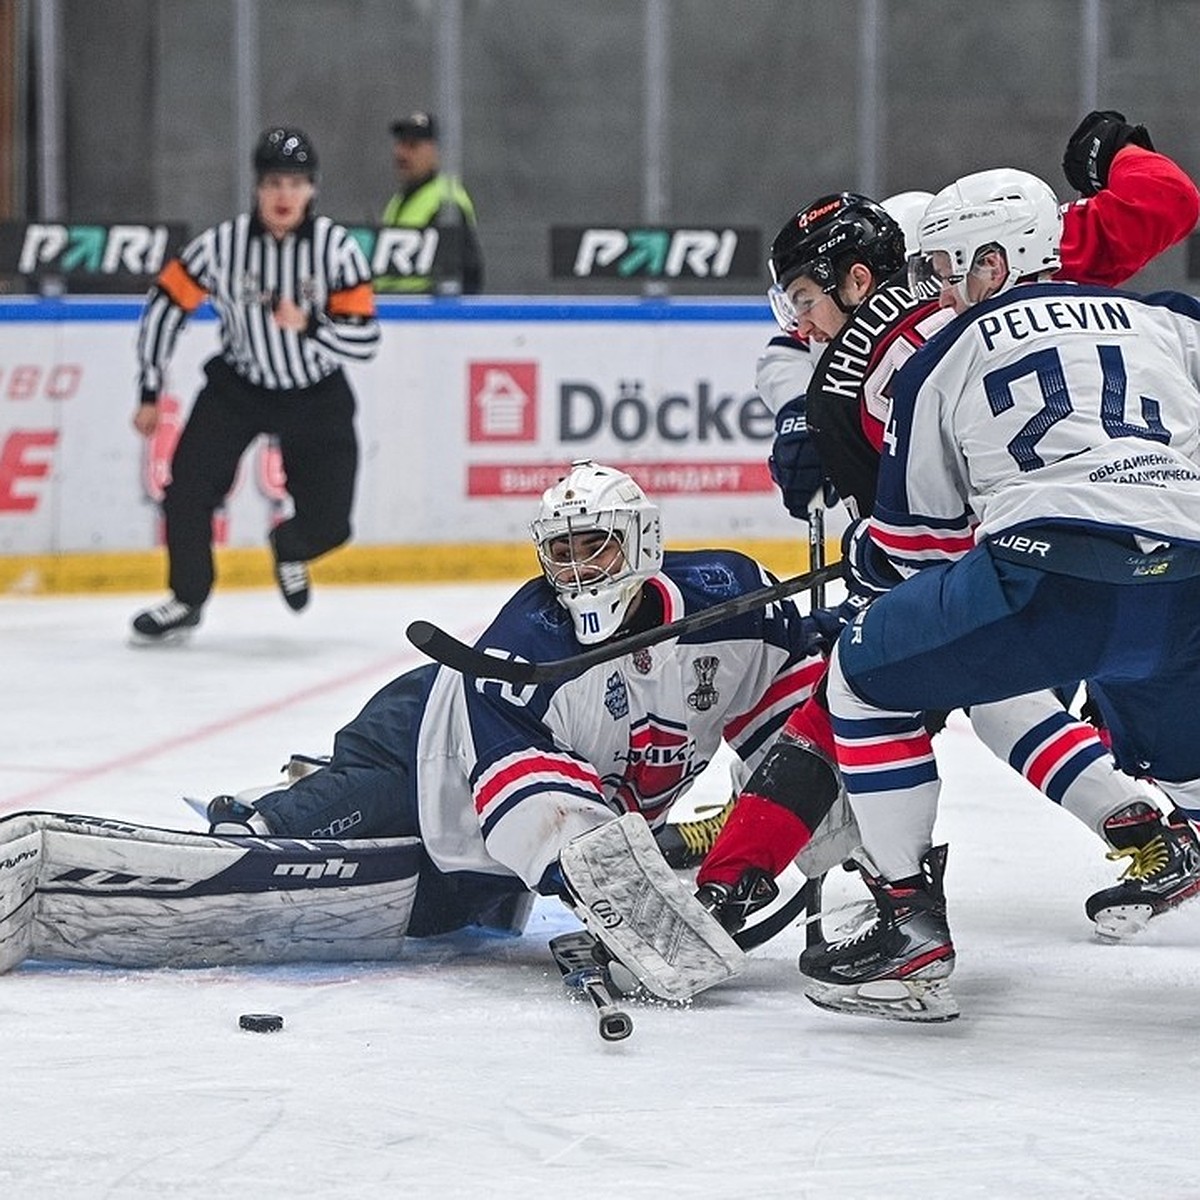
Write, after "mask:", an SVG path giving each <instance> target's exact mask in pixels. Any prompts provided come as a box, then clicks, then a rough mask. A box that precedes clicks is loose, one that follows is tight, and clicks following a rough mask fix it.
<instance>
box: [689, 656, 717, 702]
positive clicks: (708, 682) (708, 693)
mask: <svg viewBox="0 0 1200 1200" xmlns="http://www.w3.org/2000/svg"><path fill="white" fill-rule="evenodd" d="M720 665H721V660H720V659H719V658H718V657H717V656H716V655H715V654H706V655H705V656H704V657H703V658H694V659H692V670H693V671H695V672H696V690H695V691H694V692H692V693H691V695H690V696H688V698H687V702H688V704H690V705H691V706H692V708H694V709H695V710H696V711H697V712H707V711H708V710H709V709H710V708H712V706H713V705H714V704H716V702H717V701H718V700H719V699H720V698H721V693H720V692H718V691H717V689H716V688H715V687H713V680H714V679H715V678H716V674H717V668H718V667H719V666H720Z"/></svg>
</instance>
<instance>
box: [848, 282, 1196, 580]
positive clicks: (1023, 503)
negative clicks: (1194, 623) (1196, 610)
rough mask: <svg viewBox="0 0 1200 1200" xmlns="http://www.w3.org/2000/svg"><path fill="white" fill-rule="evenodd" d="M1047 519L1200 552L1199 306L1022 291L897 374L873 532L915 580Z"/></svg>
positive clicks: (1053, 288) (1165, 298) (1067, 289)
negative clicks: (927, 569) (918, 572)
mask: <svg viewBox="0 0 1200 1200" xmlns="http://www.w3.org/2000/svg"><path fill="white" fill-rule="evenodd" d="M1047 523H1053V524H1056V525H1064V524H1066V525H1073V526H1076V527H1078V528H1081V529H1096V530H1104V529H1120V530H1124V531H1131V532H1133V533H1135V534H1142V535H1146V536H1147V537H1149V538H1153V539H1159V540H1166V541H1171V542H1190V543H1200V302H1197V301H1196V300H1194V299H1193V298H1191V297H1189V296H1183V295H1180V294H1178V293H1163V294H1161V295H1159V296H1151V297H1145V298H1139V297H1137V296H1132V295H1129V294H1126V293H1123V292H1115V291H1109V290H1107V289H1104V288H1093V287H1079V286H1073V285H1070V284H1026V285H1021V286H1018V287H1016V288H1012V289H1010V290H1008V291H1006V292H1003V293H1001V295H999V296H997V297H994V298H993V299H991V300H988V301H985V302H984V303H982V304H979V305H976V306H975V307H973V308H970V309H968V310H967V311H966V312H965V313H964V314H963V315H962V316H960V317H958V318H957V319H956V320H955V321H954V322H953V324H951V325H949V326H947V328H946V329H944V330H943V331H942V332H941V333H939V334H938V335H937V336H936V337H934V338H933V340H932V341H930V342H929V344H928V345H926V346H925V347H924V348H923V349H922V350H921V351H920V352H919V353H918V354H917V355H916V356H915V357H914V358H912V359H911V360H910V362H909V363H908V364H907V365H906V366H905V367H903V368H902V369H901V370H900V372H899V373H898V374H897V376H896V380H895V403H894V405H893V414H892V426H891V428H890V429H889V445H888V447H887V452H886V453H885V454H884V457H883V459H882V462H881V464H880V475H879V494H878V500H877V504H876V508H875V514H874V517H873V518H872V523H871V534H872V537H874V539H875V540H876V541H877V542H878V543H879V544H880V545H881V546H882V547H883V548H884V549H885V550H886V551H887V552H888V554H889V556H890V557H891V558H892V559H893V561H894V562H896V564H897V566H898V567H900V569H901V570H902V571H907V572H911V571H912V570H914V569H919V568H920V567H921V566H923V565H926V564H928V563H930V562H935V561H944V560H945V559H947V558H957V557H959V556H960V555H962V554H965V553H966V552H967V551H968V550H969V549H971V547H972V546H973V545H974V544H975V542H976V541H977V540H978V539H980V538H982V537H984V536H986V535H991V534H997V533H1000V532H1002V531H1005V530H1012V529H1018V528H1021V527H1022V526H1031V525H1037V524H1047Z"/></svg>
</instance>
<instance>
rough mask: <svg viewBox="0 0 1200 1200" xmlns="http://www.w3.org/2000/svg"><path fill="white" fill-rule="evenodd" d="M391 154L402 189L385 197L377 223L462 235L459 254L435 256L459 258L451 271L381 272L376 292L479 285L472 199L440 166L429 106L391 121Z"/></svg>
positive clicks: (467, 291) (449, 289)
mask: <svg viewBox="0 0 1200 1200" xmlns="http://www.w3.org/2000/svg"><path fill="white" fill-rule="evenodd" d="M391 128H392V137H393V138H394V139H395V146H394V149H393V157H394V159H395V163H396V173H397V175H399V177H400V190H399V191H398V192H397V193H396V194H395V195H394V196H393V197H392V198H391V199H390V200H389V201H388V204H387V207H386V208H385V209H384V210H383V217H382V220H381V223H382V224H383V225H385V226H393V227H401V228H405V229H428V228H430V227H431V226H433V227H435V228H436V229H437V230H438V231H439V233H440V234H442V235H443V236H444V237H446V238H447V240H449V236H448V235H451V233H453V236H454V237H456V238H458V239H460V240H459V244H460V246H461V254H456V253H452V254H450V255H449V256H444V255H442V254H439V256H438V257H439V259H442V261H446V260H447V258H448V259H449V261H451V262H453V260H455V259H459V260H460V261H458V262H457V264H456V269H454V270H453V271H452V272H451V273H449V274H442V273H440V272H439V271H438V270H437V268H436V267H435V270H434V273H433V274H432V275H404V276H402V275H381V276H378V277H377V278H376V279H375V284H374V286H375V290H376V291H377V292H397V293H405V294H409V295H413V294H420V293H426V292H442V293H451V294H453V293H455V292H461V293H463V294H468V295H469V294H472V293H477V292H480V291H482V290H483V258H482V255H481V254H480V250H479V236H478V232H477V230H476V227H475V205H474V204H473V203H472V201H471V197H470V196H469V195H468V194H467V190H466V188H464V187H463V185H462V183H461V182H460V181H459V180H458V179H455V178H454V177H453V176H450V175H444V174H443V173H442V170H441V155H440V151H439V148H438V138H437V123H436V122H435V121H434V119H433V117H432V116H430V114H429V113H427V112H415V113H412V114H411V115H410V116H407V117H402V118H400V120H398V121H394V122H393V123H392V127H391Z"/></svg>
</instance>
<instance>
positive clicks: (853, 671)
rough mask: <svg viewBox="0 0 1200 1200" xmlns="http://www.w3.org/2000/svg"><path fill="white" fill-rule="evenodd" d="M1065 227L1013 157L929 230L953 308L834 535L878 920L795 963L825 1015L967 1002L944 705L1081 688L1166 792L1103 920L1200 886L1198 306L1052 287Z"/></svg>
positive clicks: (971, 186)
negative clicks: (853, 513)
mask: <svg viewBox="0 0 1200 1200" xmlns="http://www.w3.org/2000/svg"><path fill="white" fill-rule="evenodd" d="M1061 219H1062V218H1061V214H1060V213H1059V210H1058V206H1057V201H1056V199H1055V197H1054V194H1053V192H1052V190H1051V189H1050V187H1049V186H1048V185H1047V184H1045V183H1044V182H1043V181H1041V180H1040V179H1037V178H1036V177H1034V176H1031V175H1029V174H1027V173H1025V172H1023V171H1016V170H1007V169H1006V170H997V171H985V172H980V173H978V174H975V175H970V176H966V177H964V178H963V179H961V180H959V181H957V182H956V183H955V184H953V185H951V186H950V187H948V188H946V189H944V190H943V191H942V192H941V193H939V194H938V195H937V196H936V197H935V199H934V201H933V202H932V203H931V204H930V206H929V209H928V210H927V212H926V214H925V217H924V219H923V221H922V223H921V229H920V246H921V252H922V253H921V259H920V263H919V265H920V266H921V267H922V268H924V270H923V271H917V270H914V278H915V283H916V285H918V286H919V285H920V283H921V279H922V278H923V279H924V281H925V282H933V283H934V284H936V286H938V287H939V288H940V291H941V296H942V302H943V304H944V305H945V306H946V307H947V308H948V309H951V310H953V311H954V312H956V313H959V314H960V315H958V316H957V318H956V319H955V320H953V322H952V323H951V324H950V325H949V326H947V327H946V328H945V329H943V330H942V331H941V332H940V333H938V334H937V335H936V336H935V337H934V338H933V339H932V340H931V341H929V342H928V343H927V344H926V346H925V347H924V348H923V349H921V350H920V351H918V352H917V353H916V354H915V355H914V356H913V357H912V358H911V360H910V361H909V362H908V364H907V365H905V366H904V367H902V368H901V370H900V371H899V373H898V374H897V375H896V377H895V380H894V392H893V405H892V416H891V422H890V424H889V427H888V436H887V442H886V452H885V454H884V456H883V458H882V460H881V464H880V472H879V482H878V494H877V499H876V505H875V509H874V513H873V515H872V516H871V517H870V518H869V519H867V520H864V521H862V522H861V523H859V524H857V525H855V526H853V527H852V528H851V530H850V531H849V533H848V537H847V539H846V542H845V554H846V561H847V566H848V569H849V571H850V573H851V577H852V578H853V579H854V581H855V582H856V585H857V586H858V587H860V588H862V589H865V590H868V591H874V592H876V593H878V594H879V598H878V599H876V600H875V601H874V602H873V603H872V604H871V605H870V607H868V608H867V609H866V610H865V611H864V612H863V613H862V614H861V615H860V616H859V617H857V618H856V619H855V620H854V622H853V623H852V624H851V625H850V626H849V627H848V628H847V629H846V631H845V632H844V633H843V634H842V636H841V638H840V639H839V641H838V643H837V647H836V650H835V652H834V656H833V658H832V660H831V664H830V671H829V678H828V701H829V708H830V711H831V714H832V719H833V731H834V736H835V742H836V754H837V762H838V766H839V768H840V771H841V774H842V778H843V780H844V781H845V786H846V788H847V791H848V793H849V798H850V802H851V806H852V808H853V810H854V813H855V816H856V817H857V820H858V824H859V828H860V830H861V833H862V838H863V844H864V848H865V851H866V854H867V856H868V857H869V859H870V862H871V864H872V867H873V871H874V878H873V881H872V883H871V891H872V894H873V897H874V899H875V902H876V909H877V914H876V917H875V920H874V921H873V922H872V924H871V925H869V926H868V927H867V928H866V929H865V930H863V931H862V932H861V933H860V934H858V935H856V936H854V937H852V938H850V939H848V940H846V941H843V942H835V943H832V944H828V945H825V946H821V947H816V948H813V949H811V950H808V951H806V952H805V953H804V955H803V956H802V958H801V970H802V972H803V973H804V974H805V975H806V976H807V977H808V986H807V989H806V991H807V994H808V996H809V998H810V999H812V1000H813V1001H814V1002H815V1003H817V1004H819V1005H821V1006H824V1007H828V1008H832V1009H835V1010H839V1011H847V1012H859V1013H866V1014H869V1015H881V1016H886V1017H897V1018H900V1019H917V1020H921V1019H924V1020H929V1019H945V1018H946V1017H949V1016H954V1015H956V1013H957V1005H956V1004H955V1002H954V999H953V997H952V996H951V995H950V993H949V988H948V985H947V984H946V982H945V980H946V978H947V976H949V974H950V972H951V970H952V969H953V964H954V945H953V942H952V939H951V936H950V930H949V925H948V923H947V917H946V903H945V894H944V888H943V872H944V868H945V861H946V849H945V847H944V846H937V847H935V846H933V844H932V831H933V823H934V817H935V815H936V809H937V798H938V791H939V780H938V773H937V766H936V761H935V758H934V754H933V747H932V744H931V741H930V738H929V735H928V733H927V731H926V728H925V714H926V712H927V711H929V710H950V709H954V708H959V707H964V706H971V705H978V704H982V703H988V702H994V701H997V700H1001V699H1003V698H1004V697H1008V696H1017V695H1022V694H1024V693H1028V692H1031V691H1034V690H1037V689H1040V688H1053V687H1058V686H1063V685H1071V684H1074V683H1075V681H1077V680H1084V681H1086V682H1087V684H1088V686H1089V690H1090V693H1091V695H1092V696H1093V698H1094V700H1095V702H1096V703H1097V705H1098V707H1099V709H1100V711H1101V713H1102V715H1103V717H1104V720H1105V723H1106V725H1107V728H1108V729H1109V730H1110V731H1111V735H1112V742H1113V752H1114V754H1115V756H1116V760H1117V763H1118V765H1119V766H1120V767H1121V769H1122V770H1123V771H1125V772H1126V773H1128V774H1129V775H1140V776H1147V777H1150V778H1153V779H1154V780H1155V782H1156V783H1157V785H1158V786H1159V787H1160V788H1161V789H1162V790H1163V791H1164V792H1165V793H1166V794H1167V795H1168V796H1169V797H1170V799H1171V800H1172V801H1173V802H1174V803H1175V805H1176V806H1177V807H1176V809H1175V811H1174V812H1173V813H1172V815H1171V818H1170V824H1169V826H1168V828H1166V829H1165V830H1163V829H1160V830H1157V831H1156V832H1155V835H1154V837H1153V838H1151V839H1150V840H1149V841H1147V842H1145V843H1141V842H1137V841H1134V842H1131V844H1129V845H1128V846H1127V847H1126V849H1125V853H1126V854H1127V855H1128V856H1129V857H1130V859H1131V860H1132V861H1131V867H1130V872H1129V874H1130V879H1129V881H1128V882H1127V883H1125V884H1120V885H1118V886H1117V887H1116V888H1113V889H1109V892H1108V893H1100V894H1099V896H1096V897H1093V898H1092V900H1091V901H1089V912H1091V911H1092V910H1093V909H1097V908H1103V909H1104V910H1106V911H1107V912H1108V913H1109V919H1110V920H1112V921H1114V922H1119V921H1121V920H1123V919H1128V920H1130V921H1131V922H1133V923H1138V922H1141V921H1144V919H1145V918H1146V916H1148V915H1149V914H1150V913H1151V912H1153V911H1157V909H1158V908H1159V907H1160V906H1161V905H1165V904H1168V903H1173V902H1175V901H1177V900H1178V899H1179V898H1180V897H1181V895H1186V894H1190V893H1192V892H1196V891H1198V890H1200V875H1198V873H1197V856H1198V851H1197V842H1196V838H1195V835H1194V831H1193V830H1192V829H1191V828H1190V826H1189V819H1190V820H1195V819H1196V818H1197V817H1200V745H1198V744H1197V742H1196V739H1195V736H1194V731H1193V730H1192V727H1191V721H1190V713H1191V705H1192V704H1193V703H1194V697H1195V695H1196V693H1197V688H1198V687H1200V639H1198V638H1197V635H1196V622H1195V613H1196V611H1197V605H1198V604H1200V352H1198V351H1197V346H1198V345H1200V304H1198V303H1197V302H1196V301H1195V300H1194V299H1192V298H1190V297H1185V296H1182V295H1178V294H1173V293H1167V294H1163V295H1161V296H1157V297H1148V298H1146V299H1144V300H1142V299H1138V298H1137V297H1134V296H1132V295H1129V294H1126V293H1119V292H1114V291H1109V290H1107V289H1104V288H1101V287H1091V286H1086V285H1080V286H1076V285H1070V284H1061V283H1047V282H1044V281H1045V280H1047V279H1049V278H1050V277H1051V276H1052V275H1053V274H1054V272H1056V271H1057V270H1058V268H1059V266H1060V263H1061V252H1060V241H1061V234H1062V224H1061ZM893 585H895V586H893ZM1130 819H1131V822H1134V823H1136V821H1137V819H1138V817H1137V814H1131V816H1130ZM1148 878H1152V879H1153V880H1154V881H1155V883H1156V887H1155V888H1153V889H1147V888H1146V887H1144V886H1142V884H1143V882H1144V881H1145V880H1147V879H1148Z"/></svg>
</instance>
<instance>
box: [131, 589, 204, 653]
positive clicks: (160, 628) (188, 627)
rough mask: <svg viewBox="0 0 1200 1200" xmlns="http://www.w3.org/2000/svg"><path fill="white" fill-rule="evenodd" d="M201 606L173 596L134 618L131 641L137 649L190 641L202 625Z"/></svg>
mask: <svg viewBox="0 0 1200 1200" xmlns="http://www.w3.org/2000/svg"><path fill="white" fill-rule="evenodd" d="M200 612H201V609H200V605H198V604H195V605H193V604H184V602H183V601H182V600H177V599H176V598H175V597H174V596H172V597H171V598H170V599H169V600H164V601H163V602H162V603H161V604H156V605H155V606H154V607H153V608H147V609H145V610H143V611H142V612H140V613H138V615H137V616H136V617H134V618H133V630H132V632H131V633H130V636H129V640H130V643H131V644H132V645H135V646H162V645H171V644H173V643H177V642H182V641H186V640H187V639H188V638H189V637H191V633H192V630H193V629H195V628H196V626H197V625H199V624H200Z"/></svg>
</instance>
